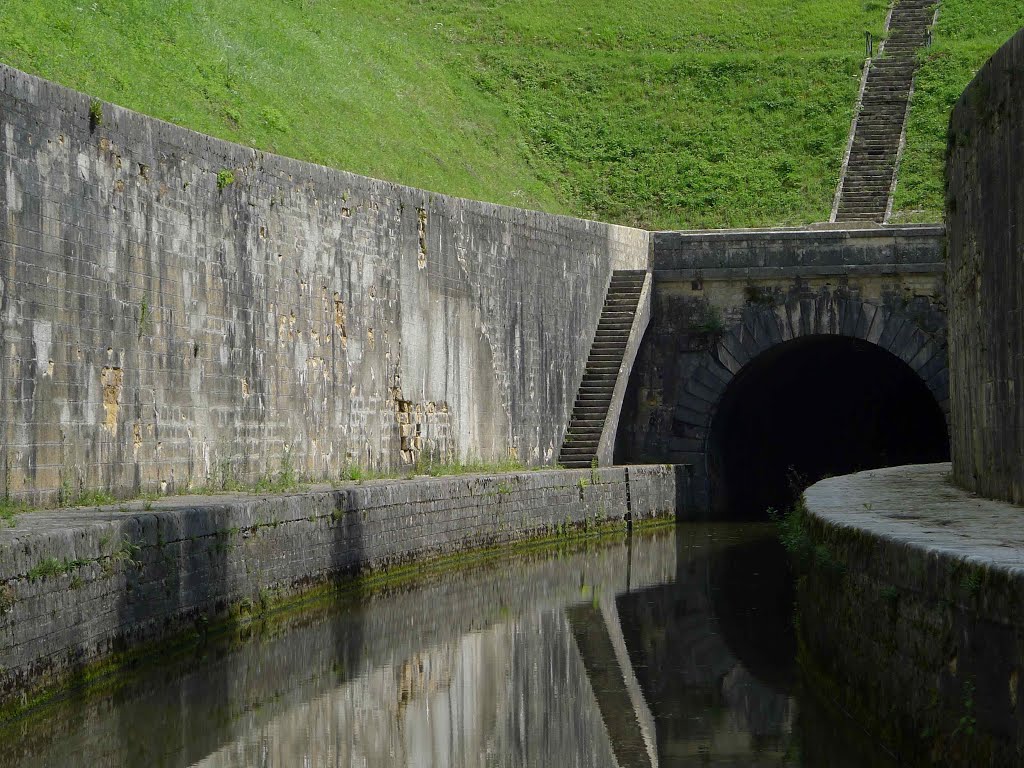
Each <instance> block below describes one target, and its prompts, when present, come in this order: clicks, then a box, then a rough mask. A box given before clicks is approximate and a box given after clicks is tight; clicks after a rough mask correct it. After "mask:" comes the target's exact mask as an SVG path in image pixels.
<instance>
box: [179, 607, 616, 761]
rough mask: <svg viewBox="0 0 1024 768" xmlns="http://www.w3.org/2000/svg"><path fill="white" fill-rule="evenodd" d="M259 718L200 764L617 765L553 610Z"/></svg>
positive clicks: (427, 652)
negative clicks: (553, 676)
mask: <svg viewBox="0 0 1024 768" xmlns="http://www.w3.org/2000/svg"><path fill="white" fill-rule="evenodd" d="M552 671H554V672H555V674H556V679H557V681H558V683H559V684H558V685H557V687H556V686H552V684H551V683H552V679H551V673H552ZM253 725H254V727H250V728H243V729H242V733H243V734H244V736H243V738H242V739H240V740H239V741H236V742H232V743H230V744H227V745H226V746H225V747H223V748H222V749H220V750H219V751H217V752H215V753H213V754H211V755H209V756H208V757H207V758H205V759H203V760H201V761H199V762H198V763H197V764H196V765H197V768H247V767H248V766H254V765H264V764H269V765H274V766H292V765H294V766H301V765H312V766H328V765H332V766H333V765H342V766H350V765H351V766H363V765H365V766H379V767H380V768H383V767H384V766H394V768H405V767H408V768H478V766H494V767H495V768H499V767H500V768H506V767H507V768H513V767H514V766H534V765H536V766H541V765H551V766H556V765H557V766H580V768H606V767H607V766H611V765H615V761H614V757H613V756H612V754H611V749H610V744H609V741H608V737H607V735H606V734H605V732H604V727H603V725H602V723H601V717H600V713H599V711H598V709H597V706H596V703H595V701H594V694H593V691H592V690H591V687H590V683H589V681H588V679H587V674H586V670H585V669H583V664H582V662H581V661H580V659H579V655H578V654H577V653H576V649H575V646H574V645H573V643H572V636H571V634H570V633H569V632H568V627H567V624H566V621H565V619H564V617H562V616H561V615H559V614H557V613H554V612H545V613H542V614H540V615H531V616H527V617H524V618H523V619H521V620H520V621H518V622H516V623H514V624H500V625H498V626H496V627H493V628H490V629H487V630H484V631H481V632H476V633H472V634H469V635H466V636H464V637H462V638H460V639H459V640H457V641H456V642H454V643H452V644H451V645H446V646H443V647H441V648H433V649H427V650H425V651H424V652H422V653H416V654H414V655H413V656H411V657H410V658H408V659H406V660H404V661H403V662H402V663H401V664H399V665H395V666H390V665H389V666H383V667H379V668H376V669H374V670H372V671H370V672H369V673H368V674H367V675H366V676H362V677H359V678H357V679H355V680H353V681H351V682H349V683H346V684H344V685H341V686H338V687H337V688H334V689H333V690H331V691H329V692H327V693H325V694H324V695H322V696H319V697H317V698H315V699H312V700H308V701H304V702H301V703H299V704H298V705H296V706H295V707H293V708H291V709H289V710H287V711H284V712H281V713H280V714H279V715H277V716H276V717H275V718H273V719H272V720H271V721H269V722H266V723H264V724H262V725H259V726H256V725H255V724H253Z"/></svg>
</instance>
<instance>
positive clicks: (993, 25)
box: [893, 0, 1024, 221]
mask: <svg viewBox="0 0 1024 768" xmlns="http://www.w3.org/2000/svg"><path fill="white" fill-rule="evenodd" d="M1021 27H1024V3H1022V2H1021V0H943V1H942V6H941V8H940V11H939V20H938V24H937V25H936V29H935V34H934V44H933V45H932V47H931V48H930V49H928V50H927V51H926V52H925V53H923V54H922V57H921V58H922V65H921V69H920V70H919V71H918V74H917V77H916V78H915V82H914V98H913V101H912V102H911V106H910V118H909V120H908V121H907V147H906V151H905V152H904V155H903V160H902V163H901V165H900V174H899V182H898V184H897V187H896V199H895V200H894V201H893V210H894V215H893V220H894V221H940V220H941V219H942V214H943V194H944V193H943V173H944V167H945V155H946V128H947V126H948V124H949V113H950V111H951V110H952V109H953V105H954V104H955V103H956V100H957V99H958V98H960V94H961V93H963V91H964V88H966V87H967V84H968V83H970V81H971V79H972V78H973V77H974V75H975V73H976V72H977V71H978V69H979V68H980V67H981V66H982V65H983V64H984V63H985V61H986V60H987V59H988V57H989V56H991V55H992V54H993V53H995V52H996V50H998V49H999V47H1000V46H1001V45H1002V44H1003V43H1005V42H1006V41H1007V40H1008V39H1010V37H1012V36H1013V34H1014V33H1015V32H1016V31H1017V30H1018V29H1020V28H1021Z"/></svg>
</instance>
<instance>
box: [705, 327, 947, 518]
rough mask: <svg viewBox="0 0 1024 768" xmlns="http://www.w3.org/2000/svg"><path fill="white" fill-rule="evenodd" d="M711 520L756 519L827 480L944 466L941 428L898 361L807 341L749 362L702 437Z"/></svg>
mask: <svg viewBox="0 0 1024 768" xmlns="http://www.w3.org/2000/svg"><path fill="white" fill-rule="evenodd" d="M707 455H708V462H709V465H708V471H709V478H710V483H711V488H710V491H711V503H712V506H713V511H714V513H715V515H716V517H717V518H718V519H736V520H752V519H755V520H756V519H764V518H765V516H766V513H767V510H768V509H771V508H773V509H776V510H784V509H788V508H789V507H791V506H792V504H793V502H794V501H795V500H796V497H797V495H798V494H799V493H800V492H801V491H802V490H803V488H804V487H806V486H807V485H809V484H811V483H813V482H816V481H818V480H820V479H822V478H823V477H828V476H830V475H841V474H848V473H850V472H857V471H859V470H863V469H874V468H877V467H885V466H897V465H900V464H918V463H929V462H936V461H947V460H948V459H949V436H948V430H947V426H946V419H945V417H944V415H943V413H942V410H941V408H939V405H938V403H936V401H935V398H934V397H933V396H932V393H931V392H930V390H929V389H928V387H927V386H926V385H925V384H924V382H923V381H922V380H921V379H920V378H919V377H918V376H917V374H915V373H914V371H913V370H912V369H911V368H910V367H909V366H908V365H907V364H906V363H904V362H903V361H902V360H900V359H899V358H898V357H896V356H895V355H893V354H891V353H889V352H887V351H885V350H884V349H882V348H880V347H878V346H875V345H874V344H870V343H869V342H866V341H863V340H861V339H856V338H851V337H845V336H810V337H805V338H802V339H797V340H795V341H790V342H787V343H785V344H781V345H779V346H778V347H775V348H773V349H772V350H769V351H768V352H765V353H764V354H762V355H761V356H759V357H758V358H756V359H755V360H753V361H751V362H750V363H749V364H748V365H747V366H746V367H745V368H744V369H743V370H742V371H740V373H739V374H738V375H737V376H736V378H735V379H733V381H732V382H731V383H730V385H729V387H728V389H727V390H726V392H725V394H724V395H723V396H722V399H721V402H720V403H719V406H718V410H717V413H716V415H715V417H714V419H713V421H712V424H711V431H710V433H709V436H708V454H707Z"/></svg>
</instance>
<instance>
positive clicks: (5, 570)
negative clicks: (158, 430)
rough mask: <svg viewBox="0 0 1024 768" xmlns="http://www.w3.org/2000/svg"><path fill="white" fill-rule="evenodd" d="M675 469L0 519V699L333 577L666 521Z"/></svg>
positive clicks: (677, 488) (459, 479) (676, 495)
mask: <svg viewBox="0 0 1024 768" xmlns="http://www.w3.org/2000/svg"><path fill="white" fill-rule="evenodd" d="M677 469H680V468H673V467H667V466H643V467H611V468H602V469H594V470H558V471H545V472H525V473H519V474H505V475H473V476H456V477H448V478H435V479H427V478H424V479H418V480H411V481H376V482H368V483H365V484H361V485H349V486H346V487H342V488H336V489H332V488H322V489H313V490H310V491H307V492H303V493H295V494H286V495H281V496H255V495H254V496H229V497H185V498H170V499H164V500H161V501H159V502H156V503H154V504H153V505H152V507H153V508H152V509H151V510H146V509H145V507H146V503H145V502H133V503H132V504H131V505H128V506H125V507H124V508H118V507H113V508H111V507H107V508H103V509H96V510H92V511H89V510H63V511H56V512H40V513H29V514H25V515H22V516H20V517H19V518H18V519H17V525H16V527H14V528H7V529H0V709H2V708H4V707H5V706H7V707H10V706H17V704H18V702H19V701H24V700H27V697H28V696H29V695H30V694H31V692H32V691H35V690H39V689H43V688H48V687H52V686H54V685H59V684H60V683H62V682H64V681H66V680H67V679H68V678H69V677H70V676H74V675H75V674H76V673H78V672H81V671H82V670H83V669H86V668H88V667H89V666H90V665H93V664H95V663H96V662H98V661H101V660H102V659H104V658H105V657H108V656H109V655H110V654H111V653H113V652H117V651H121V650H128V649H130V648H131V647H133V646H136V645H137V644H139V643H141V642H144V641H150V640H155V639H159V638H162V637H166V636H168V635H169V634H171V633H174V632H177V631H181V630H183V629H188V628H190V627H193V626H196V627H198V628H201V627H202V626H205V624H206V622H208V621H211V620H214V619H216V618H218V617H223V616H224V615H226V612H227V611H228V610H229V609H235V610H240V611H242V612H243V613H244V612H246V611H256V610H258V609H259V606H260V604H261V603H265V602H266V601H267V600H268V599H270V596H271V595H273V596H281V595H288V594H291V593H294V592H297V591H300V590H301V589H303V588H304V587H307V586H309V585H310V584H314V583H317V582H322V581H324V580H325V579H328V578H330V577H333V576H336V575H338V574H342V573H353V572H357V571H360V570H362V569H366V568H380V567H384V566H389V565H395V564H397V563H401V562H405V561H409V560H413V559H418V558H424V557H428V556H434V555H444V554H452V553H455V552H458V551H460V550H464V549H467V548H473V547H482V546H488V545H494V544H501V543H508V542H512V541H515V540H518V539H522V538H524V537H527V536H530V535H537V534H542V533H550V532H554V531H556V530H559V531H560V530H565V529H567V528H570V527H573V528H576V527H581V526H584V527H585V526H589V525H592V524H597V523H602V522H606V521H616V520H617V521H622V520H623V519H624V518H625V517H627V516H628V517H630V518H631V519H633V520H641V519H646V518H652V517H660V516H671V515H673V514H674V513H675V510H676V507H677V503H678V500H679V499H681V498H682V497H683V496H684V495H685V487H684V483H685V480H684V479H683V475H682V474H680V473H677ZM677 477H679V478H680V480H679V481H678V482H677Z"/></svg>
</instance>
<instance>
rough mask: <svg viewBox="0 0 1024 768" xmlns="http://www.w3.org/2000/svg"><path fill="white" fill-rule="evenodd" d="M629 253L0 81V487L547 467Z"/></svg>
mask: <svg viewBox="0 0 1024 768" xmlns="http://www.w3.org/2000/svg"><path fill="white" fill-rule="evenodd" d="M647 251H648V234H647V233H646V232H642V231H640V230H634V229H628V228H623V227H615V226H610V225H606V224H599V223H596V222H590V221H582V220H579V219H572V218H568V217H564V216H549V215H546V214H541V213H535V212H531V211H524V210H517V209H513V208H505V207H502V206H497V205H490V204H487V203H480V202H474V201H470V200H461V199H455V198H451V197H445V196H443V195H438V194H433V193H430V192H425V191H423V190H417V189H410V188H407V187H402V186H398V185H396V184H391V183H387V182H383V181H376V180H373V179H368V178H365V177H361V176H355V175H353V174H350V173H344V172H341V171H335V170H331V169H328V168H323V167H320V166H315V165H311V164H308V163H301V162H297V161H294V160H289V159H286V158H282V157H277V156H273V155H268V154H264V153H262V152H257V151H254V150H252V149H249V148H246V147H242V146H239V145H235V144H230V143H227V142H223V141H219V140H216V139H212V138H210V137H208V136H203V135H200V134H197V133H193V132H191V131H187V130H184V129H182V128H178V127H176V126H173V125H170V124H168V123H164V122H161V121H159V120H155V119H152V118H149V117H146V116H144V115H140V114H137V113H134V112H131V111H128V110H125V109H121V108H119V107H116V106H114V105H110V104H101V103H100V102H97V101H92V100H90V99H89V97H88V96H86V95H84V94H81V93H76V92H74V91H71V90H68V89H66V88H63V87H60V86H58V85H55V84H53V83H50V82H47V81H44V80H40V79H38V78H35V77H32V76H29V75H27V74H25V73H23V72H19V71H16V70H13V69H10V68H7V67H3V66H2V65H0V341H2V347H3V354H2V355H0V382H2V387H0V423H2V425H3V427H2V429H0V451H2V456H0V458H2V460H0V482H2V486H3V490H4V492H5V493H6V494H8V495H11V496H14V497H22V498H30V499H34V500H48V499H52V498H54V497H56V496H58V495H63V496H64V497H65V498H68V497H74V496H76V495H77V494H78V493H80V492H81V491H82V490H83V489H93V488H104V489H107V490H110V491H113V492H115V493H131V492H137V491H139V490H161V489H166V490H172V489H175V488H177V489H181V488H187V487H190V486H200V485H205V484H220V483H221V481H223V480H230V481H243V482H244V481H252V480H254V479H256V478H258V477H259V476H261V475H263V474H266V473H268V472H274V471H277V470H279V469H280V468H283V467H285V468H291V469H293V470H294V471H296V472H298V473H304V474H309V475H312V476H315V477H318V478H337V477H338V475H339V473H341V472H342V471H343V470H344V468H346V467H349V466H355V465H358V466H361V467H367V466H370V467H374V468H379V469H393V468H396V467H399V466H402V465H403V464H409V463H412V462H414V461H416V460H417V459H423V458H429V459H432V460H434V461H441V462H448V461H453V460H459V459H462V460H465V459H469V458H475V459H482V460H498V459H506V458H508V457H509V456H512V457H517V458H519V459H520V460H521V461H523V462H525V463H529V464H534V463H545V462H551V461H553V460H554V457H555V456H556V454H557V451H558V448H559V445H560V444H561V440H562V436H563V434H564V432H565V429H566V424H567V421H568V418H569V413H570V410H571V408H572V404H573V400H574V398H575V395H576V389H577V387H578V386H579V382H580V379H581V378H582V375H583V368H584V364H585V361H586V359H587V353H588V351H589V346H590V341H591V339H592V338H593V335H594V331H595V329H596V327H597V323H598V319H599V316H600V311H601V305H602V302H603V300H604V294H605V290H606V288H607V286H608V280H609V277H610V273H611V271H612V270H613V269H616V268H626V269H638V268H639V269H642V268H644V267H645V266H646V264H647Z"/></svg>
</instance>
